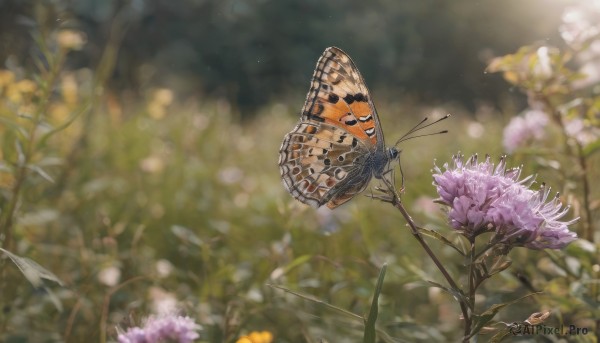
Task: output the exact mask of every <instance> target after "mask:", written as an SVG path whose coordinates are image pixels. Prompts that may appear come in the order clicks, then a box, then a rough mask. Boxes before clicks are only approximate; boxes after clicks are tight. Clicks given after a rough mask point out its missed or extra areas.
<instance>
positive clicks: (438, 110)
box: [0, 30, 600, 343]
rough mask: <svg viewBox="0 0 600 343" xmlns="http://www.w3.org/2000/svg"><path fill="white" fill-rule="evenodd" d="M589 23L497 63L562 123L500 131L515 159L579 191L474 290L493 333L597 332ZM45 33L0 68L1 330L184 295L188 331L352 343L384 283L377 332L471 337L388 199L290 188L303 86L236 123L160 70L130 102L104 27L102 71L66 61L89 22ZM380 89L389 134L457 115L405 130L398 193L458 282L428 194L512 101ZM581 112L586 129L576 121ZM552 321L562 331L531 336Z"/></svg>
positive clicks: (440, 216) (78, 319) (175, 303)
mask: <svg viewBox="0 0 600 343" xmlns="http://www.w3.org/2000/svg"><path fill="white" fill-rule="evenodd" d="M597 38H598V36H597V35H596V36H590V37H587V38H586V39H585V40H583V41H581V40H580V41H577V44H579V45H577V44H575V43H573V44H571V45H570V46H571V48H570V49H567V50H558V49H554V48H546V50H543V47H541V46H530V47H524V48H523V49H521V50H519V51H518V52H516V53H515V54H514V55H510V56H508V57H505V58H504V59H497V60H495V61H494V62H493V63H492V65H491V67H490V69H489V70H488V71H489V72H502V73H503V75H504V77H505V78H506V80H507V82H508V83H507V87H515V89H516V90H522V91H523V93H524V94H525V95H527V96H528V101H529V104H530V105H531V107H535V109H536V110H540V111H542V112H544V113H546V114H547V115H548V117H549V118H550V119H549V120H548V122H547V125H546V126H545V127H544V134H543V135H538V136H536V135H535V134H532V135H531V136H527V137H525V138H524V139H523V144H521V145H520V146H517V147H512V146H511V147H510V149H513V150H512V151H510V152H511V154H510V155H509V156H508V157H507V165H508V166H510V167H518V166H520V165H523V171H522V174H523V175H524V176H525V175H530V174H536V175H537V181H538V183H542V182H544V183H545V184H546V185H548V186H551V187H552V189H553V190H554V191H557V192H559V193H560V198H559V199H560V200H561V201H562V203H563V204H570V205H572V208H571V211H570V212H569V213H568V215H567V217H568V218H567V219H572V218H575V217H581V219H580V220H579V222H578V223H576V224H574V225H572V226H570V229H571V230H572V231H574V232H577V234H578V236H579V237H580V239H579V240H577V241H575V242H573V243H571V244H570V245H568V246H567V247H566V248H564V249H562V250H551V249H547V250H530V249H526V248H522V247H519V248H514V249H513V250H512V251H511V252H510V254H509V255H508V257H507V259H508V260H510V261H511V264H510V265H506V268H504V270H503V271H501V272H499V273H498V274H496V275H494V277H493V278H490V279H489V280H487V282H486V283H483V284H482V286H481V287H480V289H479V291H478V293H477V297H474V299H471V300H472V301H473V303H474V306H475V308H476V309H477V311H476V313H478V315H479V316H480V317H477V319H478V320H479V322H480V323H482V324H481V327H479V328H478V330H480V331H479V333H480V334H481V336H479V339H480V340H481V341H487V340H490V339H491V338H492V337H496V338H495V339H496V340H497V341H500V340H501V339H503V338H504V339H507V340H508V339H510V337H507V335H508V330H509V328H510V325H509V324H510V323H513V322H519V323H523V322H525V321H526V320H527V319H530V320H533V319H532V318H538V319H539V318H541V317H543V319H540V320H539V321H538V323H542V322H543V323H544V324H545V325H547V326H548V327H561V325H564V326H566V327H568V326H569V325H574V326H576V327H577V328H586V329H587V333H586V334H585V335H584V334H580V335H575V336H565V337H566V339H568V340H569V341H577V342H594V341H597V339H598V335H599V333H598V332H599V330H600V329H599V326H600V325H599V323H598V318H600V312H599V310H598V308H599V307H598V299H599V296H600V283H599V282H598V280H599V275H600V265H599V264H598V257H599V256H600V250H599V248H600V246H599V244H600V243H599V242H600V241H599V240H598V229H597V227H598V214H597V213H598V210H597V208H598V199H599V198H600V197H599V191H600V189H599V188H598V187H597V185H595V178H597V176H598V167H599V166H600V165H599V163H598V157H597V155H598V154H597V151H598V146H599V144H598V143H597V142H598V140H597V137H598V132H597V131H598V130H600V129H598V127H599V125H598V111H599V110H598V109H599V108H600V101H599V100H598V96H597V92H598V90H597V89H595V88H593V87H594V84H593V83H592V84H591V85H590V84H587V85H581V84H580V83H577V82H581V80H584V79H585V77H586V76H585V74H581V73H579V72H578V71H577V70H576V69H575V67H573V66H572V65H573V64H574V63H575V62H577V60H576V57H577V56H580V55H581V54H582V52H589V51H591V50H590V46H591V42H592V41H595V40H596V39H597ZM37 42H38V46H39V47H40V51H41V52H42V54H41V56H37V57H35V59H36V63H35V66H36V67H35V68H25V67H24V66H18V65H17V66H14V67H13V68H7V69H2V70H0V142H1V150H0V195H1V196H0V208H1V213H0V230H1V231H0V234H1V235H2V236H1V241H2V252H3V253H4V254H3V255H4V257H5V258H4V259H3V260H2V261H1V264H0V299H1V300H0V304H1V306H2V307H1V309H2V311H1V312H0V340H2V341H6V342H84V341H90V342H91V341H99V342H111V341H113V342H114V341H117V338H118V335H119V333H122V332H124V331H125V330H126V329H127V328H129V327H132V326H140V325H142V324H143V323H144V320H145V318H147V317H148V316H151V315H164V314H166V313H172V312H176V313H178V314H181V315H185V316H189V317H190V318H193V319H194V320H195V322H196V323H197V324H198V325H199V326H200V327H201V328H199V329H198V333H199V338H198V339H197V340H196V341H197V342H236V341H237V342H245V343H250V342H252V343H259V342H260V340H264V342H265V343H266V342H267V341H270V340H273V342H277V343H284V342H321V341H322V340H323V341H327V342H336V343H340V342H357V341H361V339H365V338H363V336H365V335H364V333H365V322H364V321H363V319H362V318H361V317H364V318H366V316H367V314H368V313H369V311H370V310H371V306H372V299H373V297H374V294H375V295H376V297H377V298H378V304H379V307H378V318H377V323H376V328H377V336H378V338H377V339H378V340H377V341H378V342H432V341H437V342H446V341H460V340H461V339H463V321H462V320H461V317H460V313H461V312H460V307H459V305H458V304H457V303H456V301H455V299H454V298H455V294H454V295H453V294H452V292H451V291H448V288H447V287H445V286H446V285H447V284H446V280H445V279H444V277H443V276H442V275H441V274H440V272H439V271H438V270H437V269H436V267H435V265H434V264H433V263H432V262H431V260H430V259H429V257H428V256H427V255H426V254H425V253H424V252H423V250H422V249H421V247H420V246H419V245H418V244H416V241H415V239H414V237H413V236H412V235H411V232H410V229H409V228H408V227H407V225H406V221H405V219H404V218H403V217H402V216H401V215H400V213H398V211H396V209H394V207H393V206H390V204H387V203H385V202H382V201H379V200H376V199H372V198H369V197H368V196H362V195H361V196H358V197H356V198H355V199H353V200H352V201H351V202H350V203H348V204H347V205H344V206H342V207H340V208H339V209H336V210H335V211H330V210H328V209H319V210H315V209H313V208H310V207H307V206H305V205H303V204H300V203H298V202H297V201H295V200H294V199H292V197H291V196H290V195H289V194H288V193H287V192H286V191H285V189H284V188H283V186H282V185H281V181H280V176H279V171H278V168H277V157H278V149H279V146H280V144H281V140H282V138H283V136H284V135H285V133H287V132H288V131H289V130H290V129H291V128H292V127H293V126H294V125H295V123H296V121H297V120H298V111H299V109H300V108H301V106H302V101H303V94H300V95H297V96H294V97H291V98H290V99H286V101H279V102H277V101H274V102H272V103H271V104H269V105H266V106H263V107H261V108H260V109H258V110H257V111H256V115H255V116H254V118H252V119H248V118H244V119H243V120H242V119H241V118H240V117H239V112H238V111H237V110H236V106H235V104H231V103H230V102H228V101H227V100H225V99H221V98H218V97H199V96H181V95H179V94H177V93H176V92H174V91H172V90H171V89H169V88H164V87H162V86H161V85H148V86H147V87H146V88H144V89H141V90H140V92H141V93H142V94H143V97H142V99H140V100H136V101H133V102H129V101H124V100H123V99H124V97H120V96H117V95H116V94H114V93H112V92H111V90H110V89H108V88H106V87H105V86H106V80H107V78H108V75H110V73H111V71H112V68H113V67H114V63H115V60H114V59H115V58H116V57H115V56H114V55H113V54H111V52H110V48H111V45H110V44H111V43H109V46H108V48H107V49H106V50H105V53H104V55H103V58H102V59H101V60H100V62H99V64H98V65H97V66H90V67H89V68H81V69H69V68H67V67H66V64H65V61H66V60H67V58H68V56H69V53H70V52H72V51H74V50H77V49H79V48H80V47H81V46H82V45H84V44H85V43H86V40H85V36H83V35H82V34H81V33H80V32H77V31H72V30H57V31H54V32H52V33H51V34H49V35H39V36H37ZM570 43H572V42H570ZM540 49H542V50H540ZM359 65H360V63H359ZM540 66H541V67H540ZM540 68H541V70H540ZM544 68H545V69H544ZM574 83H575V86H574ZM596 87H597V86H596ZM307 88H308V85H307ZM373 93H374V98H375V102H376V104H377V108H378V111H379V112H380V118H381V122H382V124H383V129H384V131H385V134H386V138H387V140H388V141H389V142H390V143H391V142H395V141H396V139H398V138H399V137H400V136H402V134H404V133H405V132H406V131H408V130H409V129H410V128H411V127H413V126H414V125H415V124H417V123H418V122H419V121H420V120H421V119H422V118H424V117H429V118H431V119H435V118H439V117H441V116H443V115H445V114H447V113H451V114H452V117H451V118H450V119H449V120H445V121H443V124H440V127H439V130H441V129H447V130H448V131H449V133H448V134H445V135H434V136H428V137H424V138H418V139H414V140H409V141H407V142H404V143H402V145H401V146H400V148H401V149H402V152H401V157H400V163H401V165H402V170H403V173H404V180H405V183H404V185H403V186H404V188H405V189H404V191H403V193H402V201H403V204H404V206H405V207H406V208H407V210H408V211H409V212H410V214H411V216H412V217H413V219H414V221H415V222H416V223H417V224H418V225H419V226H421V227H423V228H426V229H429V230H433V231H435V232H437V233H439V234H440V235H443V236H445V237H446V238H447V240H448V241H449V242H452V244H444V242H442V241H441V239H439V237H438V238H437V239H436V237H435V236H434V235H430V236H429V237H426V240H427V242H428V244H430V246H431V247H432V250H433V251H435V253H436V254H437V256H438V258H439V259H440V260H441V261H442V262H443V264H444V266H445V267H446V269H447V270H448V272H449V273H450V274H451V275H453V276H454V278H455V280H456V281H457V283H458V284H459V285H463V286H464V285H466V284H468V279H467V276H466V275H465V274H463V271H464V268H465V266H466V265H465V261H466V259H465V258H464V256H461V255H460V254H457V253H456V250H455V249H454V248H453V247H452V246H451V245H455V246H456V247H458V248H459V249H463V250H464V249H466V242H465V240H464V238H463V237H462V236H461V234H460V233H459V232H458V231H456V230H452V229H451V228H450V227H449V225H448V218H447V216H446V212H445V211H443V210H442V207H443V206H440V205H439V204H436V203H434V201H433V200H434V199H436V198H438V197H439V196H438V194H437V193H436V188H435V187H434V185H432V181H433V179H432V169H433V168H434V166H435V165H437V166H439V167H442V166H443V165H444V163H451V162H452V155H454V154H457V153H458V152H461V153H462V154H464V155H466V156H470V155H472V154H476V153H477V154H479V155H480V158H481V159H482V160H483V157H484V156H485V154H489V155H490V156H491V157H492V160H494V161H498V160H499V158H500V156H501V155H503V154H504V153H505V152H506V151H507V150H508V149H509V148H507V147H506V146H505V147H503V146H502V141H503V130H504V127H505V126H506V124H507V123H508V122H509V121H510V120H511V118H512V117H514V116H516V115H518V112H520V111H521V108H516V107H515V106H516V105H515V104H514V103H512V102H510V101H507V102H506V103H505V104H504V105H503V106H502V107H501V108H494V107H490V106H485V105H481V106H479V107H478V108H477V109H476V110H475V111H472V112H469V111H467V110H465V109H464V108H462V107H461V106H458V105H454V104H447V105H443V106H442V105H440V106H427V105H423V104H420V103H418V102H415V101H413V100H412V99H410V98H401V99H399V98H396V97H387V98H386V96H387V94H385V95H382V96H381V97H379V96H378V95H377V94H378V93H377V90H373ZM382 94H383V93H382ZM522 116H524V115H522ZM575 119H577V120H580V121H581V125H582V126H583V129H582V130H579V131H577V130H576V131H569V130H567V129H565V127H566V126H567V124H568V123H569V121H571V120H575ZM433 131H436V129H435V128H434V129H433ZM582 131H584V132H585V134H586V136H585V137H587V138H585V139H583V140H582V139H580V137H581V136H578V135H577V134H578V133H580V132H582ZM589 137H592V138H589ZM396 176H397V178H396V181H397V186H398V187H399V186H400V185H399V179H400V178H399V176H398V173H396ZM377 185H378V183H377V181H374V182H373V184H372V185H371V187H370V188H369V189H368V190H367V191H365V193H364V195H369V194H371V193H373V192H376V191H375V187H376V186H377ZM379 185H381V184H379ZM534 188H535V187H534ZM553 195H554V192H553V193H552V196H553ZM489 237H490V234H489V233H488V234H486V235H484V236H483V240H484V241H485V239H487V238H489ZM384 264H386V265H387V269H386V273H385V278H383V279H382V278H379V275H380V271H381V268H382V266H383V265H384ZM378 278H379V280H383V283H382V288H381V289H380V290H378V292H375V285H376V283H377V281H378ZM439 285H441V286H442V287H438V286H439ZM532 293H535V294H534V295H531V296H528V295H530V294H532ZM522 297H525V298H524V299H521V300H520V301H519V302H518V303H517V304H509V305H508V306H506V307H505V308H502V310H501V311H497V313H496V311H495V309H496V308H494V305H498V304H503V303H507V304H508V303H511V302H512V301H514V300H517V299H519V298H522ZM490 309H491V312H489V313H488V312H486V310H490ZM498 310H500V309H499V308H498ZM536 312H539V313H541V314H539V315H537V316H535V315H534V316H533V317H532V314H534V313H536ZM351 313H352V314H354V315H352V314H351ZM490 313H491V314H492V315H491V316H490ZM546 313H549V314H548V315H546ZM486 316H487V317H486ZM488 317H489V318H488ZM481 318H483V319H481ZM265 331H266V332H267V333H264V332H265ZM259 332H263V334H262V335H261V334H259ZM244 336H245V338H242V337H244ZM542 336H543V337H545V338H547V339H549V340H551V339H558V338H559V337H560V335H556V334H546V335H542V334H540V336H535V337H533V338H532V339H537V338H539V337H542ZM252 337H254V340H253V339H252ZM260 337H262V338H260ZM530 338H531V337H530Z"/></svg>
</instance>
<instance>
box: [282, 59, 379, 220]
mask: <svg viewBox="0 0 600 343" xmlns="http://www.w3.org/2000/svg"><path fill="white" fill-rule="evenodd" d="M384 146H385V145H384V141H383V132H382V130H381V125H380V124H379V118H378V116H377V112H376V110H375V106H374V105H373V102H372V101H371V96H370V93H369V90H368V88H367V86H366V84H365V82H364V80H363V78H362V76H361V75H360V72H359V71H358V69H357V68H356V66H355V64H354V62H352V60H351V59H350V57H349V56H348V55H347V54H346V53H345V52H343V51H342V50H340V49H338V48H336V47H330V48H327V49H325V51H324V52H323V54H322V55H321V58H319V61H318V62H317V67H316V69H315V72H314V74H313V78H312V83H311V88H310V90H309V92H308V95H307V97H306V102H305V104H304V107H303V109H302V117H301V120H300V123H299V124H298V125H297V126H296V127H295V128H294V129H293V130H292V131H291V132H290V133H288V134H287V135H286V137H285V138H284V141H283V144H282V145H281V148H280V151H279V168H280V172H281V176H282V179H283V183H284V186H285V187H286V189H287V190H288V191H289V192H290V193H291V194H292V196H293V197H294V198H296V199H298V200H299V201H301V202H303V203H305V204H309V205H312V206H315V207H319V206H321V205H324V204H327V206H328V207H329V208H332V209H333V208H335V207H337V206H339V205H341V204H343V203H345V202H346V201H348V200H350V199H351V198H352V197H354V196H355V195H356V194H358V193H360V192H362V191H363V190H364V189H365V188H366V187H367V184H368V183H369V180H370V179H371V176H372V170H371V169H370V167H369V165H368V164H365V163H364V162H365V161H366V160H367V159H368V156H369V154H373V153H376V152H382V151H383V150H384Z"/></svg>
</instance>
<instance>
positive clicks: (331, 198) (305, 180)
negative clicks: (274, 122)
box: [279, 122, 371, 208]
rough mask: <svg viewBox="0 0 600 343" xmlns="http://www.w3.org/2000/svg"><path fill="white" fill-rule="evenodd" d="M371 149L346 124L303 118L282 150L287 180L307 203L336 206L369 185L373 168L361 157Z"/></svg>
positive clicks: (281, 165)
mask: <svg viewBox="0 0 600 343" xmlns="http://www.w3.org/2000/svg"><path fill="white" fill-rule="evenodd" d="M368 153H369V150H368V148H367V147H366V146H365V145H364V143H362V142H360V141H359V140H357V139H356V138H355V137H353V136H351V135H350V134H349V133H348V132H347V131H346V130H343V129H342V128H339V127H337V126H333V125H330V124H326V123H320V122H316V123H313V122H300V124H298V125H297V126H296V127H295V128H294V130H292V132H290V133H288V134H287V135H286V136H285V139H284V140H283V144H282V145H281V149H280V151H279V169H280V172H281V177H282V180H283V184H284V186H285V188H286V189H287V190H288V192H290V194H292V196H293V197H294V198H296V199H298V200H300V201H301V202H303V203H305V204H308V205H312V206H314V207H320V206H322V205H324V204H327V205H328V206H329V207H330V208H335V207H337V206H339V205H341V204H343V203H344V202H346V201H348V200H350V199H351V198H352V197H353V196H354V195H355V194H357V193H360V192H361V191H362V190H364V188H365V187H366V186H367V184H368V182H369V180H370V179H371V172H370V170H367V169H365V168H364V166H363V165H361V161H362V160H363V159H364V158H365V155H366V154H368ZM367 173H368V174H367Z"/></svg>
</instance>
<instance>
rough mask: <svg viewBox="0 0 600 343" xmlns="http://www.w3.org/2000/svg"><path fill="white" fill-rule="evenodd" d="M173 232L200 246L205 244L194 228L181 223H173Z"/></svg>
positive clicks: (184, 239) (185, 240) (182, 238)
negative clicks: (191, 228)
mask: <svg viewBox="0 0 600 343" xmlns="http://www.w3.org/2000/svg"><path fill="white" fill-rule="evenodd" d="M171 232H173V234H174V235H175V236H177V238H179V239H181V240H182V241H184V242H188V243H191V244H193V245H196V246H199V247H201V246H203V245H204V242H203V241H202V239H200V237H198V235H196V234H195V233H194V232H193V231H192V230H190V229H188V228H186V227H183V226H180V225H173V226H171Z"/></svg>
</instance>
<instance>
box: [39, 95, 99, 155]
mask: <svg viewBox="0 0 600 343" xmlns="http://www.w3.org/2000/svg"><path fill="white" fill-rule="evenodd" d="M90 107H91V106H90V104H86V105H85V106H83V107H82V109H81V110H80V111H78V112H75V113H74V114H73V115H71V117H69V118H68V119H67V120H66V121H65V122H64V123H62V124H60V125H59V126H57V127H55V128H53V129H52V130H50V131H48V132H46V133H45V134H44V135H43V136H42V137H41V138H40V140H39V142H38V147H40V146H43V145H44V144H45V143H46V141H47V140H48V138H50V137H52V136H53V135H54V134H56V133H58V132H60V131H62V130H64V129H66V128H67V127H69V125H71V124H72V123H73V122H74V121H75V119H77V118H78V117H79V116H80V115H82V114H83V113H85V112H86V111H88V110H89V109H90Z"/></svg>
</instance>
